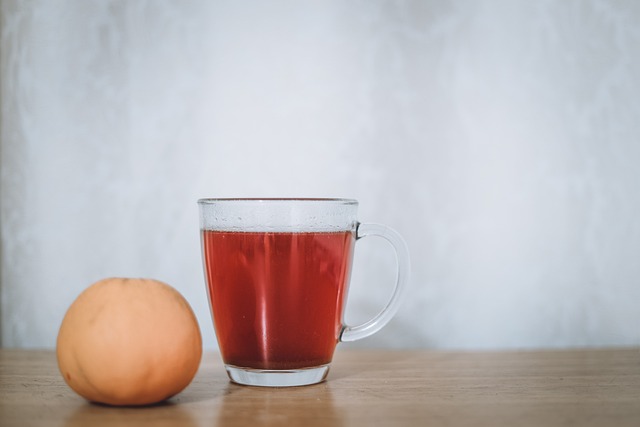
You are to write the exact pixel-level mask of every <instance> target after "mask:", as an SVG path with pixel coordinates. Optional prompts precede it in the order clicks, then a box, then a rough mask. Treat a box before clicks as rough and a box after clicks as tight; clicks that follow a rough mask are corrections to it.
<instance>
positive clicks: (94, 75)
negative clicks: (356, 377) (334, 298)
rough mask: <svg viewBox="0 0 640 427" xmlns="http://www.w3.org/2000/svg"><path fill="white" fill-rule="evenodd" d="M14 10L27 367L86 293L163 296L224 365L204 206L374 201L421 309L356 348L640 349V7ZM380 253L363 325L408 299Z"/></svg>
mask: <svg viewBox="0 0 640 427" xmlns="http://www.w3.org/2000/svg"><path fill="white" fill-rule="evenodd" d="M0 8H1V9H0V10H1V12H2V30H1V31H2V33H1V34H2V36H1V42H2V44H1V69H0V73H1V74H0V79H1V83H2V85H1V92H0V94H1V99H2V113H1V116H0V118H1V123H0V124H1V140H0V148H1V151H0V159H1V165H0V173H1V175H0V177H1V187H0V202H1V209H0V213H1V216H0V227H1V228H0V231H1V241H2V247H1V264H0V288H1V293H2V305H1V312H0V314H1V316H0V317H1V321H2V322H1V323H2V326H1V331H2V334H1V339H2V341H1V343H2V345H3V346H7V347H53V346H54V345H55V337H56V334H57V329H58V327H59V324H60V321H61V319H62V316H63V315H64V312H65V310H66V308H67V307H68V306H69V304H70V303H71V302H72V301H73V299H74V298H75V297H76V296H77V295H78V293H80V292H81V290H82V289H84V288H85V287H86V286H88V285H89V284H91V283H92V282H94V281H96V280H98V279H100V278H103V277H106V276H145V277H154V278H157V279H161V280H164V281H166V282H168V283H171V284H172V285H173V286H175V287H176V288H177V289H178V290H179V291H180V292H182V293H183V294H184V295H185V297H186V298H187V299H188V300H189V301H190V303H191V304H192V306H193V308H194V310H195V311H196V313H197V315H198V318H199V320H200V325H201V328H202V331H203V335H204V339H205V343H206V346H207V348H209V349H211V348H215V347H216V344H215V338H214V332H213V327H212V325H211V322H210V317H209V313H208V305H207V302H206V293H205V289H204V280H203V277H202V269H201V261H200V247H199V234H198V217H197V209H196V204H195V202H196V199H197V198H199V197H205V196H209V197H211V196H221V197H224V196H336V197H354V198H357V199H359V200H360V202H361V208H360V218H361V220H363V221H373V222H382V223H386V224H388V225H391V226H393V227H395V228H396V229H398V231H400V232H401V233H402V234H403V235H404V236H405V237H406V240H407V241H408V244H409V246H410V249H411V252H412V257H413V285H412V289H411V293H410V297H409V298H408V300H407V301H406V303H405V304H404V305H403V308H402V312H401V314H400V315H399V316H398V317H397V318H396V319H395V320H394V321H393V322H392V323H391V324H390V325H389V326H388V327H387V328H386V329H384V330H383V331H381V332H380V333H379V334H378V335H376V336H374V337H372V338H369V339H366V340H365V341H362V342H360V343H358V344H354V345H360V346H369V347H429V348H469V349H476V348H529V347H566V346H618V345H640V259H639V256H640V188H639V184H640V167H639V163H640V84H639V76H640V2H637V1H635V0H626V1H623V0H566V1H556V0H539V1H533V2H532V1H526V0H522V1H513V0H478V1H463V0H456V1H446V0H445V1H443V0H433V1H315V2H314V1H310V2H298V1H240V2H238V1H228V2H221V1H209V0H190V1H184V2H182V1H180V2H178V1H168V0H167V1H160V0H157V1H156V0H146V1H145V0H134V1H125V0H120V1H104V0H95V1H85V0H67V1H48V0H34V1H29V2H25V1H19V0H1V3H0ZM367 240H368V239H367ZM367 240H365V241H363V242H361V243H359V245H358V249H357V251H358V252H357V256H356V260H355V262H356V266H355V271H354V277H353V282H352V283H353V288H352V293H351V300H350V302H349V307H348V308H349V312H348V314H347V319H348V320H349V321H351V322H357V321H362V320H365V319H366V318H367V317H369V316H371V315H373V314H374V313H375V312H377V310H378V309H379V308H381V306H382V305H383V304H384V302H385V300H386V298H387V296H388V294H389V291H390V281H391V280H392V278H393V268H394V261H393V258H392V255H391V253H390V252H389V249H388V248H387V246H386V245H385V244H383V243H380V242H375V241H367ZM350 345H351V344H350Z"/></svg>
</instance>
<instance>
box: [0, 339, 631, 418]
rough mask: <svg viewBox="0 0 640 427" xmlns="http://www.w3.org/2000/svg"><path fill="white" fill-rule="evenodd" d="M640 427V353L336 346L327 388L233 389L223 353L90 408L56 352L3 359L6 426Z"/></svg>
mask: <svg viewBox="0 0 640 427" xmlns="http://www.w3.org/2000/svg"><path fill="white" fill-rule="evenodd" d="M110 425H117V426H146V425H159V426H174V425H176V426H178V425H179V426H185V427H190V426H207V427H214V426H255V425H272V426H287V425H292V426H302V427H312V426H323V425H332V426H333V425H335V426H391V427H395V426H501V425H506V426H536V427H541V426H618V427H620V426H633V427H638V426H640V349H611V350H572V351H535V352H498V353H496V352H472V353H465V352H439V351H355V350H349V349H344V348H338V350H337V352H336V357H335V359H334V363H333V368H332V371H331V372H330V373H329V378H328V380H327V381H326V382H324V383H321V384H317V385H313V386H307V387H297V388H288V389H286V388H277V389H273V388H271V389H270V388H257V387H256V388H254V387H245V386H239V385H236V384H232V383H230V382H229V381H228V380H227V377H226V374H225V373H224V370H223V368H222V365H221V361H220V359H219V356H218V355H217V354H206V355H205V357H204V359H203V363H202V366H201V368H200V371H199V372H198V375H197V376H196V378H195V379H194V381H193V383H192V384H191V385H190V386H189V387H188V388H187V389H186V390H185V391H183V392H182V393H180V394H179V395H177V396H175V397H174V398H172V399H170V400H169V401H168V402H166V403H164V404H161V405H156V406H151V407H143V408H115V407H107V406H101V405H95V404H90V403H87V402H86V401H84V400H83V399H82V398H80V397H78V396H77V395H75V394H74V393H73V392H72V391H71V390H70V389H69V388H68V387H67V386H66V385H65V383H64V382H63V380H62V378H61V377H60V375H59V373H58V369H57V365H56V360H55V355H54V353H53V352H50V351H26V350H6V349H5V350H0V426H3V427H4V426H96V427H99V426H110Z"/></svg>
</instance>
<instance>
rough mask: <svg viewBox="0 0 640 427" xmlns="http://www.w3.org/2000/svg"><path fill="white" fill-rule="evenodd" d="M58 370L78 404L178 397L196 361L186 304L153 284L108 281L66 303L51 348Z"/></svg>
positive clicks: (196, 338) (195, 331)
mask: <svg viewBox="0 0 640 427" xmlns="http://www.w3.org/2000/svg"><path fill="white" fill-rule="evenodd" d="M56 355H57V358H58V367H59V368H60V372H61V373H62V376H63V378H64V380H65V381H66V382H67V384H68V385H69V386H70V387H71V388H72V389H73V390H74V391H75V392H76V393H78V394H79V395H81V396H83V397H84V398H86V399H88V400H90V401H93V402H99V403H105V404H108V405H147V404H152V403H156V402H160V401H162V400H165V399H168V398H169V397H171V396H173V395H175V394H177V393H179V392H180V391H182V390H183V389H184V388H185V387H186V386H187V385H189V383H190V382H191V380H192V379H193V377H194V376H195V374H196V372H197V370H198V367H199V365H200V359H201V357H202V337H201V335H200V328H199V327H198V322H197V320H196V317H195V315H194V314H193V311H192V310H191V307H190V306H189V303H188V302H187V301H186V300H185V299H184V297H183V296H182V295H181V294H180V293H179V292H178V291H177V290H175V289H174V288H172V287H171V286H169V285H167V284H165V283H162V282H159V281H157V280H152V279H126V278H109V279H104V280H101V281H99V282H96V283H94V284H93V285H91V286H90V287H89V288H87V289H86V290H85V291H84V292H82V293H81V294H80V295H79V296H78V298H77V299H76V300H75V301H74V302H73V303H72V304H71V306H70V307H69V309H68V310H67V313H66V314H65V316H64V319H63V321H62V325H61V326H60V331H59V333H58V340H57V343H56Z"/></svg>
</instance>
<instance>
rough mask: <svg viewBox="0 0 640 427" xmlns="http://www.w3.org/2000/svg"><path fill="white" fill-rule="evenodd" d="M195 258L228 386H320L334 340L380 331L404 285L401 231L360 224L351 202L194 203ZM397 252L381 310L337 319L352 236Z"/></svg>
mask: <svg viewBox="0 0 640 427" xmlns="http://www.w3.org/2000/svg"><path fill="white" fill-rule="evenodd" d="M198 206H199V211H200V230H201V242H202V257H203V262H204V272H205V278H206V284H207V294H208V298H209V305H210V309H211V314H212V317H213V323H214V327H215V331H216V337H217V340H218V345H219V347H220V354H221V356H222V359H223V362H224V365H225V369H226V371H227V374H228V375H229V378H230V379H231V381H233V382H235V383H239V384H245V385H254V386H273V387H284V386H300V385H307V384H315V383H318V382H321V381H323V380H324V379H325V378H326V376H327V374H328V372H329V366H330V363H331V360H332V358H333V353H334V350H335V347H336V345H337V343H338V342H345V341H355V340H358V339H361V338H364V337H367V336H369V335H371V334H373V333H375V332H377V331H379V330H380V329H381V328H382V327H383V326H384V325H385V324H387V323H388V322H389V320H391V318H392V317H393V316H394V315H395V314H396V312H397V311H398V308H399V305H400V302H401V297H402V295H403V293H404V291H405V289H406V287H407V285H408V278H409V270H410V267H409V252H408V249H407V246H406V244H405V242H404V240H403V239H402V237H400V235H399V234H398V233H397V232H395V231H394V230H392V229H391V228H389V227H387V226H384V225H379V224H361V223H359V222H358V220H357V218H356V213H357V209H358V202H357V201H356V200H349V199H200V200H198ZM365 236H380V237H382V238H384V239H386V240H388V241H389V242H390V243H391V245H392V246H393V247H394V248H395V251H396V256H397V262H398V275H397V280H396V285H395V289H394V292H393V294H392V296H391V299H390V300H389V302H388V304H387V306H386V307H385V308H384V309H383V310H382V311H381V312H380V313H379V314H378V315H377V316H375V317H374V318H373V319H371V320H370V321H368V322H366V323H364V324H362V325H359V326H355V327H354V326H347V325H344V322H343V309H344V306H345V304H346V298H347V287H348V284H349V278H350V273H351V261H352V259H353V248H354V245H355V242H356V240H358V239H360V238H362V237H365Z"/></svg>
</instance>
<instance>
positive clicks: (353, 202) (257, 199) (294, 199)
mask: <svg viewBox="0 0 640 427" xmlns="http://www.w3.org/2000/svg"><path fill="white" fill-rule="evenodd" d="M245 202H249V203H256V202H257V203H268V204H269V203H283V202H285V203H298V202H300V203H336V204H343V205H357V204H358V201H357V200H356V199H347V198H325V197H264V198H261V197H246V198H245V197H205V198H201V199H198V204H200V205H209V204H214V203H245Z"/></svg>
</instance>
